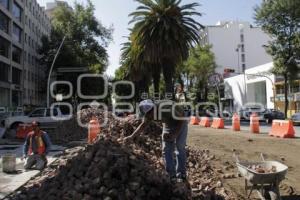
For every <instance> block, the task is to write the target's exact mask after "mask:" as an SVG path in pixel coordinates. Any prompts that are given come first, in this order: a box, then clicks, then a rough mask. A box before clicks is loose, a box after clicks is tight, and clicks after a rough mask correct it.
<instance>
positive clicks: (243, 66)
mask: <svg viewBox="0 0 300 200" xmlns="http://www.w3.org/2000/svg"><path fill="white" fill-rule="evenodd" d="M242 69H243V72H244V71H245V70H246V64H242Z"/></svg>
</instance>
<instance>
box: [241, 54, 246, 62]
mask: <svg viewBox="0 0 300 200" xmlns="http://www.w3.org/2000/svg"><path fill="white" fill-rule="evenodd" d="M245 61H246V58H245V54H242V62H245Z"/></svg>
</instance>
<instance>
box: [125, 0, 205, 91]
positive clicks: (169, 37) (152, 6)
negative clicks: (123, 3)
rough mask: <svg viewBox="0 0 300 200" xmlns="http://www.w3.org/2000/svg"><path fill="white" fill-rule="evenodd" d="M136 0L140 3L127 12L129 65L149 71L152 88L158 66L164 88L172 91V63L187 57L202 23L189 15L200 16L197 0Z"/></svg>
mask: <svg viewBox="0 0 300 200" xmlns="http://www.w3.org/2000/svg"><path fill="white" fill-rule="evenodd" d="M137 2H139V3H140V4H141V6H139V7H138V8H137V9H136V11H135V12H133V13H131V14H130V16H132V20H131V22H130V23H134V26H133V29H132V33H131V36H130V42H131V49H130V51H131V55H130V57H129V59H130V61H131V64H133V65H132V66H131V68H132V69H137V71H139V72H140V73H142V74H145V73H146V74H147V75H148V74H149V72H151V74H152V76H153V78H154V80H155V83H156V84H155V87H156V88H158V84H157V83H159V78H160V71H161V70H162V72H163V74H164V79H165V83H166V91H167V92H173V78H174V72H175V68H176V65H178V64H179V63H181V62H182V61H184V60H186V59H187V57H188V52H189V48H190V47H192V46H193V45H194V44H195V43H197V42H198V39H199V30H200V28H201V27H202V26H201V24H199V23H198V22H196V21H195V20H194V19H193V17H194V16H201V14H200V13H198V12H196V11H195V7H197V6H198V4H197V3H192V4H186V5H180V3H181V1H180V0H155V1H154V0H137ZM130 73H133V72H130ZM148 76H149V75H148ZM141 78H143V76H141Z"/></svg>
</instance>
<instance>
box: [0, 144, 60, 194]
mask: <svg viewBox="0 0 300 200" xmlns="http://www.w3.org/2000/svg"><path fill="white" fill-rule="evenodd" d="M64 149H65V148H64V147H61V146H57V145H53V146H52V149H51V151H50V153H49V155H48V156H47V158H48V165H49V164H51V163H52V162H53V161H55V160H56V157H55V156H56V155H58V154H59V153H61V152H62V151H63V150H64ZM9 153H12V154H16V156H17V167H16V168H17V173H16V174H6V173H3V172H2V158H0V177H1V178H0V199H3V198H5V197H6V196H7V195H9V194H10V193H12V192H14V191H15V190H17V189H18V188H19V187H21V186H22V185H24V184H25V183H26V182H27V181H29V180H30V179H31V178H32V177H34V176H36V175H37V174H39V173H40V171H39V170H30V171H25V170H24V167H23V165H24V161H22V160H21V159H20V158H21V156H22V145H21V144H13V145H0V157H2V156H3V155H5V154H9Z"/></svg>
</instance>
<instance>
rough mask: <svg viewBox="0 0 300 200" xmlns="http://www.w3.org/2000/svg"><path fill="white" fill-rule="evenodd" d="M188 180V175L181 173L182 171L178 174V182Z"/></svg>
mask: <svg viewBox="0 0 300 200" xmlns="http://www.w3.org/2000/svg"><path fill="white" fill-rule="evenodd" d="M186 180H187V177H186V175H185V174H181V173H178V174H177V182H178V183H182V182H185V181H186Z"/></svg>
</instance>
